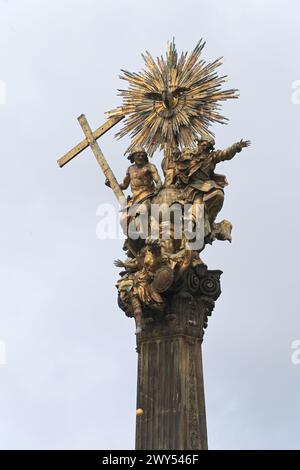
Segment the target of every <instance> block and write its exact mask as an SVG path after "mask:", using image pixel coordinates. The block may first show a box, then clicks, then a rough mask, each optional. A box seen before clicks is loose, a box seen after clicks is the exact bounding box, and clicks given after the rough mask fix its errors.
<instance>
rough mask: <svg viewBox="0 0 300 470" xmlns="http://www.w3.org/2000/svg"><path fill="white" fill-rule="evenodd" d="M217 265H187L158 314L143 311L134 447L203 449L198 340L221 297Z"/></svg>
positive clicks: (204, 446)
mask: <svg viewBox="0 0 300 470" xmlns="http://www.w3.org/2000/svg"><path fill="white" fill-rule="evenodd" d="M221 274H222V272H221V271H209V270H208V269H207V268H206V266H205V265H202V266H197V267H196V268H190V269H189V270H188V272H187V273H186V275H185V278H184V281H183V283H181V285H180V286H178V290H177V292H173V294H172V295H170V297H169V299H168V307H167V312H165V313H164V314H162V315H161V316H157V313H156V315H151V313H150V312H148V315H147V313H146V315H145V319H144V326H143V331H142V332H141V333H139V334H138V335H137V352H138V383H137V408H138V409H142V410H143V414H142V415H141V416H137V419H136V449H146V450H150V449H155V450H205V449H207V448H208V446H207V431H206V416H205V398H204V383H203V371H202V353H201V343H202V340H203V334H204V329H205V328H206V326H207V319H208V316H209V315H211V312H212V310H213V308H214V303H215V300H216V299H217V298H218V297H219V295H220V293H221V290H220V275H221Z"/></svg>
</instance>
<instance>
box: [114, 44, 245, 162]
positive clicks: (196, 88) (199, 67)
mask: <svg viewBox="0 0 300 470" xmlns="http://www.w3.org/2000/svg"><path fill="white" fill-rule="evenodd" d="M204 46H205V42H204V41H203V40H202V39H201V40H200V41H199V42H198V43H197V45H196V47H195V49H194V50H193V51H192V52H191V53H190V54H188V53H187V52H185V53H184V52H182V53H181V54H180V56H179V58H178V54H177V50H176V46H175V42H174V39H173V41H172V42H170V43H169V44H168V46H167V52H166V57H163V56H161V57H158V58H157V61H156V62H155V60H154V59H153V57H152V56H151V54H150V53H149V52H148V51H146V53H145V54H142V57H143V60H144V62H145V68H144V69H143V70H142V71H141V72H139V73H132V72H128V71H127V70H122V73H123V74H122V75H120V78H121V79H122V80H126V81H127V82H128V88H127V89H126V90H119V92H120V96H122V98H123V106H120V107H118V108H115V109H113V110H112V111H109V112H108V113H106V114H107V116H108V117H118V116H122V115H125V117H126V118H125V121H124V126H123V128H122V129H121V130H120V131H119V132H118V134H117V135H116V136H117V137H118V138H121V137H124V136H125V135H127V134H129V135H130V136H131V139H132V140H131V144H130V146H129V147H128V149H127V150H126V153H127V152H130V151H131V150H132V148H133V147H134V146H136V145H142V146H143V147H145V149H146V150H147V152H148V154H149V156H152V155H153V154H154V152H155V151H156V150H157V149H158V148H159V147H160V148H164V147H166V146H179V147H180V148H182V147H186V146H192V145H193V144H194V142H195V139H196V138H199V137H201V135H206V136H212V137H213V136H214V134H213V132H212V131H211V130H210V129H209V126H210V125H211V123H212V122H219V123H221V124H226V121H227V118H225V117H224V116H222V115H221V114H220V113H219V109H220V104H219V102H220V101H226V100H228V99H233V98H238V90H236V89H230V90H222V89H221V87H222V85H223V84H224V83H225V81H226V79H227V76H221V77H219V76H218V74H217V72H216V69H217V68H218V67H219V66H220V65H221V64H222V58H219V59H216V60H215V61H214V62H211V63H208V64H207V63H206V62H205V61H204V60H203V59H201V60H200V57H201V53H202V50H203V48H204Z"/></svg>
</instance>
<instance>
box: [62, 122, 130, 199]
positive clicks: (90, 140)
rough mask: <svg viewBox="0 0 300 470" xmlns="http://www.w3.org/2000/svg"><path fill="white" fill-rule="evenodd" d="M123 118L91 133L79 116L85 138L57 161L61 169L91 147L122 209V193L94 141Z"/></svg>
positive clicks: (123, 196)
mask: <svg viewBox="0 0 300 470" xmlns="http://www.w3.org/2000/svg"><path fill="white" fill-rule="evenodd" d="M123 118H124V116H120V117H119V116H118V117H113V118H110V119H108V121H107V122H106V123H105V124H103V125H102V126H100V127H98V129H96V130H95V131H94V132H93V131H92V129H91V128H90V125H89V123H88V121H87V119H86V117H85V115H84V114H82V115H81V116H79V118H78V121H79V124H80V125H81V128H82V130H83V132H84V134H85V137H86V138H85V139H84V140H83V141H81V142H80V143H79V144H78V145H76V146H75V147H73V148H72V149H71V150H70V151H69V152H67V153H66V154H65V155H64V156H63V157H61V158H60V159H59V160H57V163H58V165H59V166H60V167H61V168H62V167H63V166H64V165H66V163H68V162H69V161H71V160H72V159H73V158H75V157H76V156H77V155H79V153H81V152H82V151H83V150H84V149H86V148H87V147H91V149H92V151H93V154H94V155H95V158H96V160H97V162H98V164H99V166H100V168H101V170H102V171H103V173H104V176H105V177H106V178H107V179H108V181H109V182H110V187H111V189H112V190H113V192H114V194H115V196H116V198H117V199H118V201H119V204H120V205H121V207H124V206H125V204H126V198H125V195H124V193H123V191H122V190H121V188H120V186H119V183H118V182H117V180H116V177H115V175H114V174H113V172H112V170H111V168H110V166H109V164H108V163H107V161H106V159H105V157H104V155H103V153H102V151H101V149H100V147H99V145H98V143H97V140H96V139H98V138H99V137H100V136H101V135H103V134H105V133H106V132H107V131H108V130H109V129H111V128H112V127H113V126H115V125H116V124H117V123H118V122H120V121H121V119H123Z"/></svg>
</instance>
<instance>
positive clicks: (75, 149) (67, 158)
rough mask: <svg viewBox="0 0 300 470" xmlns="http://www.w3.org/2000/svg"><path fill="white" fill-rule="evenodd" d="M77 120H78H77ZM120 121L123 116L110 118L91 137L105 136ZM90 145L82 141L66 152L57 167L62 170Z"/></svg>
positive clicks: (85, 140)
mask: <svg viewBox="0 0 300 470" xmlns="http://www.w3.org/2000/svg"><path fill="white" fill-rule="evenodd" d="M78 119H79V118H78ZM122 119H124V116H118V117H112V118H110V119H108V120H107V121H106V123H104V124H103V125H102V126H100V127H98V129H96V130H95V131H94V132H93V137H94V139H95V140H97V139H99V137H101V136H102V135H104V134H106V132H107V131H109V130H110V129H111V128H112V127H113V126H115V125H116V124H118V122H120V121H121V120H122ZM89 145H90V144H89V143H88V140H87V139H84V140H82V141H81V142H80V144H78V145H75V147H73V148H72V149H71V150H70V151H69V152H67V153H66V154H65V155H64V156H63V157H61V158H60V159H59V160H57V163H58V165H59V166H60V167H61V168H62V167H63V166H64V165H66V163H68V162H70V161H71V160H72V159H73V158H75V157H76V156H77V155H79V154H80V153H81V152H82V151H83V150H85V149H86V148H88V146H89Z"/></svg>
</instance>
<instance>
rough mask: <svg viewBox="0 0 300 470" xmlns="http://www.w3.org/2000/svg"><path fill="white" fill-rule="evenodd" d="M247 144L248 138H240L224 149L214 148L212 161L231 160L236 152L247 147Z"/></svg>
mask: <svg viewBox="0 0 300 470" xmlns="http://www.w3.org/2000/svg"><path fill="white" fill-rule="evenodd" d="M249 145H251V142H250V140H243V139H241V140H240V141H239V142H236V143H235V144H233V145H231V146H230V147H228V148H227V149H225V150H216V151H215V152H214V162H215V163H220V162H224V161H225V160H231V159H232V158H233V157H234V156H235V155H236V154H237V153H239V152H241V150H242V149H243V148H245V147H249Z"/></svg>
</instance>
